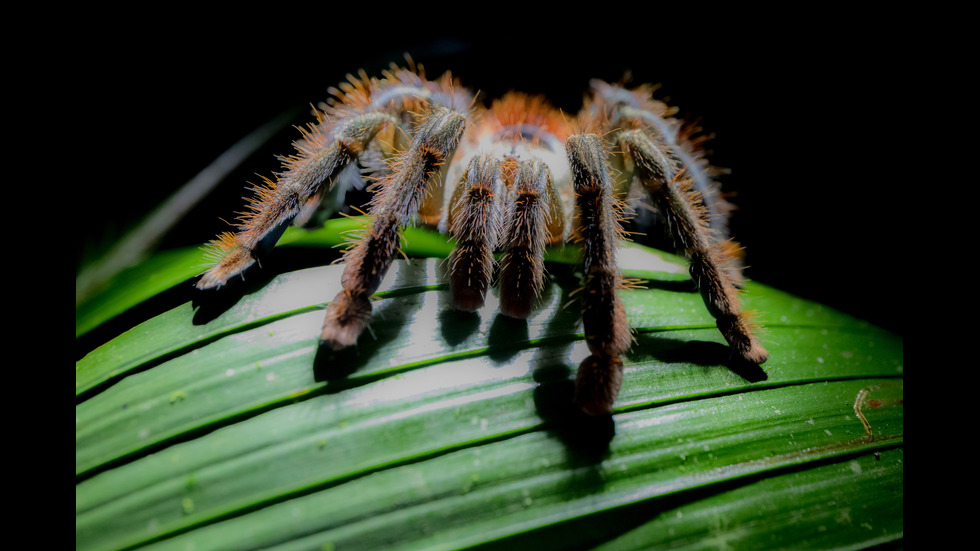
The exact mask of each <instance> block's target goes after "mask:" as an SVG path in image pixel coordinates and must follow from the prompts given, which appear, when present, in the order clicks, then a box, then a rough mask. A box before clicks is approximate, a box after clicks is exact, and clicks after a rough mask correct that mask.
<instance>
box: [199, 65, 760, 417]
mask: <svg viewBox="0 0 980 551" xmlns="http://www.w3.org/2000/svg"><path fill="white" fill-rule="evenodd" d="M591 87H592V90H591V95H590V96H589V97H588V98H587V99H586V102H585V105H584V107H583V109H582V110H581V112H580V113H579V114H578V116H577V117H575V118H574V119H571V120H568V119H566V117H564V116H563V115H562V114H561V113H560V112H559V111H558V110H556V109H555V108H553V107H551V106H550V105H549V103H548V102H547V101H546V100H545V99H543V98H539V97H533V96H528V95H524V94H520V93H516V92H511V93H509V94H507V95H506V96H504V97H503V98H502V99H499V100H497V101H494V102H493V104H492V105H491V107H490V108H489V109H485V108H482V107H481V106H479V105H477V103H476V101H475V97H474V96H473V95H472V94H471V93H470V92H468V91H467V90H466V89H465V88H463V87H462V86H460V84H459V83H458V81H456V80H455V79H454V78H453V77H452V76H451V75H450V74H448V73H447V74H446V75H444V76H442V77H441V78H439V79H436V80H431V79H428V78H426V76H425V74H424V71H423V70H422V69H421V67H418V68H416V67H414V66H412V65H411V64H410V65H409V67H408V68H401V67H398V66H396V65H392V66H391V68H390V70H388V71H385V72H384V73H383V75H382V77H381V78H372V77H368V76H367V75H366V74H365V73H364V72H363V71H362V72H361V73H360V74H359V76H356V77H354V76H349V77H348V82H345V83H343V84H341V85H340V88H339V89H336V88H334V89H331V99H330V100H329V101H328V102H326V103H324V104H321V106H320V109H318V110H316V113H317V122H316V123H311V124H310V125H308V127H307V128H305V129H302V137H301V138H300V139H299V140H297V141H296V142H295V144H294V145H295V147H296V150H297V152H296V153H295V154H294V155H292V156H286V157H283V158H282V164H283V171H282V172H281V173H279V174H277V175H276V179H275V180H271V179H267V180H266V181H265V183H264V184H262V185H259V186H256V187H255V188H254V191H255V196H254V197H253V198H252V199H251V201H250V208H249V210H248V211H247V212H246V213H244V214H243V215H242V217H241V218H240V220H239V221H238V223H237V230H238V231H237V232H227V233H225V234H222V235H221V236H219V237H218V238H217V239H216V240H215V242H214V244H215V245H216V247H217V249H218V250H219V253H220V255H221V258H220V260H219V261H218V262H217V263H216V264H215V265H214V266H212V267H211V268H210V269H208V270H207V271H206V272H205V273H204V274H203V276H202V277H201V278H200V280H199V281H198V283H197V287H198V288H200V289H209V288H215V287H220V286H222V285H224V284H225V283H227V282H228V280H229V278H232V277H234V276H236V275H238V274H241V273H242V272H243V271H244V270H245V269H246V268H248V267H249V266H251V265H252V264H253V263H254V262H255V261H256V259H257V258H259V257H260V256H262V255H263V254H264V253H266V252H267V251H268V250H269V249H270V248H271V247H272V246H273V245H274V244H275V242H276V241H277V240H278V239H279V237H280V236H281V235H282V232H283V231H284V230H285V228H286V227H287V226H288V225H289V224H291V223H296V222H297V221H304V220H307V219H308V217H309V216H310V213H311V212H312V211H313V210H314V209H316V207H317V206H318V205H319V204H320V202H321V200H322V199H323V196H324V194H325V193H326V192H327V191H328V189H329V188H330V187H331V186H332V185H334V182H335V181H336V180H337V179H338V177H339V176H340V175H341V174H342V172H343V171H345V169H346V168H347V167H350V166H354V167H356V166H358V165H360V166H361V167H362V170H366V171H370V172H372V173H373V174H374V175H375V176H376V177H377V178H378V183H379V185H378V186H377V193H376V194H375V195H374V198H373V199H372V201H371V204H370V214H371V215H372V217H373V222H372V226H371V229H370V231H369V232H368V233H367V234H366V235H365V236H364V237H363V238H362V239H361V240H360V241H359V242H357V243H356V245H355V246H353V247H352V248H350V249H349V250H348V251H347V252H346V253H345V262H346V267H345V269H344V272H343V276H342V286H343V290H342V291H341V292H340V293H338V295H337V296H336V298H335V299H334V300H333V301H332V302H330V303H329V305H328V307H327V310H326V318H325V320H324V323H323V332H322V334H321V337H320V339H321V340H320V342H321V346H328V347H332V348H333V349H335V350H339V349H342V348H344V347H348V346H351V345H353V344H355V343H356V342H357V340H358V337H359V336H360V335H361V333H362V331H363V330H364V329H365V327H367V325H368V324H369V322H370V319H371V300H370V296H371V295H372V294H373V293H374V292H375V291H376V290H377V288H378V285H379V284H380V283H381V280H382V278H383V277H384V275H385V273H386V272H387V270H388V268H389V266H390V265H391V262H392V259H393V258H394V256H395V254H396V252H397V250H398V244H399V233H400V230H401V228H402V227H403V226H405V225H406V224H408V223H409V222H411V221H412V220H413V219H414V217H415V216H416V215H417V216H418V219H419V220H420V221H421V222H422V223H423V224H427V225H432V226H438V227H439V228H440V230H442V231H443V232H446V231H448V232H449V233H450V234H451V235H452V236H453V237H454V238H455V241H456V246H455V248H454V249H453V251H452V254H451V256H450V259H449V262H450V274H451V275H450V288H451V292H452V300H453V304H454V305H455V307H456V308H458V309H461V310H467V311H473V310H476V309H478V308H480V307H481V306H482V305H483V303H484V297H485V296H486V292H487V289H488V287H489V286H490V284H491V279H492V278H493V276H494V273H495V272H496V271H498V270H499V275H498V276H497V277H498V281H499V287H500V308H501V310H502V311H503V313H504V314H506V315H508V316H512V317H516V318H526V317H527V316H528V315H529V314H530V313H531V311H532V308H533V305H534V302H535V299H536V298H537V297H538V295H539V293H540V292H541V290H542V288H543V285H544V283H545V278H544V266H543V254H544V250H545V248H546V247H547V246H549V245H553V244H560V243H562V242H565V241H569V240H571V241H575V242H578V243H580V244H581V247H582V253H583V254H582V273H583V282H582V287H583V288H582V289H581V291H582V292H581V293H580V296H581V303H582V314H583V325H584V331H585V340H586V342H587V344H588V348H589V350H590V352H591V355H590V356H589V357H587V358H585V359H584V360H583V361H582V363H581V365H580V366H579V370H578V374H577V377H576V397H575V401H576V404H577V405H578V407H579V408H580V409H582V410H583V411H585V412H586V413H588V414H592V415H599V414H606V413H609V412H611V410H612V404H613V401H614V400H615V398H616V396H617V394H618V392H619V388H620V385H621V382H622V360H621V356H622V355H623V354H625V353H626V352H627V351H628V349H629V348H630V345H631V343H632V335H631V333H630V327H629V323H628V321H627V319H626V314H625V311H624V308H623V305H622V303H621V302H620V299H619V297H618V296H617V289H619V288H621V287H622V286H623V285H624V281H623V278H622V276H621V275H620V272H619V269H618V268H617V264H616V260H615V252H616V243H617V241H618V240H620V239H621V238H622V237H623V235H622V234H623V230H622V229H621V225H620V222H621V221H622V220H623V219H624V216H625V214H626V208H625V207H624V204H623V202H622V201H621V200H620V199H619V197H624V196H625V195H626V192H627V191H628V190H629V189H630V188H631V187H638V188H639V189H642V190H645V192H646V194H647V195H648V197H649V199H650V203H652V205H653V206H654V207H656V209H657V210H658V211H659V212H660V213H661V215H662V219H663V220H665V221H666V224H667V226H668V229H669V232H670V234H671V235H672V237H673V239H674V242H675V243H676V246H677V248H678V249H679V250H680V251H682V252H683V253H684V255H685V256H686V257H687V258H688V259H689V261H690V272H691V275H692V277H693V279H694V281H695V282H696V283H697V285H698V287H699V289H700V292H701V295H702V298H703V299H704V302H705V304H706V306H707V308H708V310H709V311H710V313H711V314H712V316H713V317H714V318H715V319H716V321H717V325H718V329H719V330H720V331H721V333H722V334H723V335H724V337H725V339H726V340H727V341H728V343H729V345H730V347H731V350H732V353H733V355H734V356H735V357H736V358H738V359H741V360H744V361H747V362H751V363H754V364H760V363H763V362H765V361H766V359H767V357H768V353H767V352H766V350H765V349H764V348H763V347H762V346H761V345H760V344H759V342H758V340H757V339H756V337H755V336H754V334H753V330H754V328H753V327H752V325H751V323H750V322H749V320H748V318H747V316H746V314H744V313H743V312H742V311H741V306H740V303H739V299H738V295H737V287H738V285H739V283H740V282H741V278H740V268H739V266H738V259H737V258H736V256H737V253H736V251H737V247H736V246H734V245H733V243H732V242H731V241H729V240H727V235H726V233H727V229H726V224H725V223H726V217H727V213H728V210H729V204H728V203H727V202H726V201H725V200H724V198H723V197H722V196H721V194H720V191H719V186H718V185H717V184H716V183H715V181H714V179H713V176H715V175H716V173H717V171H716V170H715V169H713V168H712V167H711V166H710V165H709V164H708V163H707V161H706V159H705V157H704V155H703V153H702V151H701V148H700V147H699V145H700V139H699V138H698V135H697V133H696V132H695V131H692V128H691V127H690V126H686V125H684V124H682V123H681V122H679V121H677V120H675V119H673V118H672V116H673V115H674V111H673V110H672V109H671V108H669V107H668V106H667V105H666V104H664V103H663V102H660V101H657V100H654V99H653V98H652V91H653V88H652V87H649V86H640V87H637V88H633V89H628V88H625V87H623V86H618V85H611V84H607V83H605V82H600V81H593V82H592V86H591ZM607 140H608V142H609V143H607ZM613 174H618V175H619V178H618V179H614V177H613V176H612V175H613ZM444 183H448V184H449V185H448V186H444ZM444 206H448V208H444ZM498 251H499V252H502V258H501V260H499V261H497V260H495V257H494V253H495V252H498Z"/></svg>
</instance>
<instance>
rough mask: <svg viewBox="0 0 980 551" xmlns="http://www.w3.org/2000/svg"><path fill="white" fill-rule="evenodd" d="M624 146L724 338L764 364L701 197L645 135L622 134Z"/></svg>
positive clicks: (765, 355)
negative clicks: (698, 196)
mask: <svg viewBox="0 0 980 551" xmlns="http://www.w3.org/2000/svg"><path fill="white" fill-rule="evenodd" d="M619 143H620V147H621V148H622V150H623V153H624V154H626V155H627V156H629V157H630V158H631V159H632V160H633V163H634V165H635V170H636V173H637V176H639V178H640V181H641V182H643V185H644V186H645V187H646V188H647V191H649V193H650V196H651V198H652V199H653V201H654V202H655V203H656V205H657V206H658V207H659V208H660V210H661V211H662V212H663V213H665V215H666V218H667V222H668V224H669V226H670V232H671V234H672V235H673V237H674V241H675V243H676V244H677V247H678V248H679V249H681V250H683V251H684V254H685V255H686V256H687V258H688V259H689V260H690V262H691V276H692V277H693V278H694V281H695V282H696V283H697V284H698V288H699V289H700V291H701V297H702V298H703V299H704V303H705V305H707V307H708V311H709V312H711V315H712V316H714V318H715V320H716V323H717V325H718V329H719V330H720V331H721V333H722V335H724V336H725V340H727V341H728V344H729V345H730V346H731V348H732V350H733V351H734V352H735V353H736V354H738V356H739V357H740V358H741V359H742V360H744V361H747V362H750V363H754V364H761V363H763V362H765V361H766V360H767V359H768V358H769V353H768V352H767V351H766V349H765V348H763V347H762V345H761V344H759V341H758V339H756V337H755V335H754V334H753V329H752V326H751V324H750V323H749V321H748V320H747V317H746V315H745V314H744V313H743V312H742V308H741V305H740V303H739V298H738V290H737V289H736V286H735V284H734V283H735V282H736V281H737V280H738V278H737V277H736V276H735V274H733V273H731V270H735V269H737V268H734V267H733V263H732V262H731V260H732V259H731V255H730V253H729V252H728V251H727V250H726V246H725V243H713V242H712V239H711V235H710V231H711V230H709V229H708V225H707V220H705V215H704V213H703V208H702V207H701V206H700V204H699V203H698V201H697V195H696V194H694V193H693V192H692V191H690V190H689V183H688V182H687V181H686V180H684V179H682V178H680V174H677V173H676V172H675V171H674V169H673V168H672V167H673V166H674V165H673V164H672V163H671V162H670V161H669V160H668V158H667V156H666V155H664V153H663V152H662V151H661V150H660V149H659V148H658V147H657V145H656V144H655V143H654V142H653V141H652V140H650V139H649V138H648V137H647V136H646V135H645V134H643V132H641V131H639V130H630V131H626V132H623V133H622V134H620V136H619Z"/></svg>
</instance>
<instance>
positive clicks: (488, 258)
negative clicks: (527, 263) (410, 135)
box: [449, 155, 504, 312]
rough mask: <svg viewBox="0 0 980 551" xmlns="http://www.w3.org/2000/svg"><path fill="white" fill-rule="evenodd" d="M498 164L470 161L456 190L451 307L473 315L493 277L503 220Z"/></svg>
mask: <svg viewBox="0 0 980 551" xmlns="http://www.w3.org/2000/svg"><path fill="white" fill-rule="evenodd" d="M499 172H500V170H499V163H498V162H497V160H496V159H495V158H493V157H492V156H490V155H485V156H476V157H473V159H472V160H471V161H470V164H469V166H467V168H466V172H465V173H464V174H463V177H462V181H461V182H460V183H459V185H458V186H457V187H456V190H457V191H456V195H457V197H454V198H453V204H452V212H451V213H450V232H451V233H452V236H453V238H454V239H455V240H456V246H455V247H454V248H453V252H452V253H451V254H450V256H449V265H450V267H451V268H450V269H451V276H450V280H449V285H450V288H451V290H452V294H453V305H454V306H455V307H456V308H458V309H459V310H464V311H467V312H472V311H475V310H477V309H479V308H480V307H482V306H483V303H484V300H485V299H486V294H487V289H488V288H489V287H490V279H491V277H492V276H493V266H494V259H493V251H494V249H496V248H497V240H498V239H499V234H500V221H501V217H502V203H503V199H504V196H503V183H502V182H501V181H500V178H499Z"/></svg>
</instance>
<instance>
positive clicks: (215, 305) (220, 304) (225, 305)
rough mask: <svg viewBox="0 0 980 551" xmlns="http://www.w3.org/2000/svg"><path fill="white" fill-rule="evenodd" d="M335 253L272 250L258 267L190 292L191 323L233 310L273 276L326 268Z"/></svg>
mask: <svg viewBox="0 0 980 551" xmlns="http://www.w3.org/2000/svg"><path fill="white" fill-rule="evenodd" d="M338 254H339V253H337V251H334V250H332V249H330V250H321V249H317V248H313V249H308V248H299V247H297V248H295V249H274V250H273V251H272V252H270V253H269V254H268V256H266V257H265V258H263V259H262V261H261V264H259V263H258V262H256V263H255V264H253V265H252V266H250V267H249V268H247V269H246V270H245V272H244V273H242V274H241V275H237V276H234V277H232V278H231V279H229V280H228V282H227V283H226V284H224V285H222V286H221V287H219V288H216V289H204V290H201V289H197V288H195V289H194V291H195V292H194V296H193V297H192V298H191V307H192V308H193V309H194V316H193V318H192V320H191V321H192V323H193V324H194V325H206V324H208V323H210V322H212V321H214V320H215V319H217V318H218V317H220V316H221V315H222V314H224V313H226V312H228V311H229V310H231V309H232V308H234V307H235V305H237V304H238V303H239V302H241V300H242V299H243V298H245V297H247V296H248V295H251V294H253V293H257V292H260V291H262V290H263V289H265V288H266V287H267V286H268V285H269V284H270V283H271V282H272V281H273V280H274V279H276V278H277V277H279V276H281V275H283V274H285V273H287V272H292V271H295V270H300V269H303V268H310V267H312V266H327V265H329V264H331V263H333V262H334V261H335V260H336V259H337V258H338Z"/></svg>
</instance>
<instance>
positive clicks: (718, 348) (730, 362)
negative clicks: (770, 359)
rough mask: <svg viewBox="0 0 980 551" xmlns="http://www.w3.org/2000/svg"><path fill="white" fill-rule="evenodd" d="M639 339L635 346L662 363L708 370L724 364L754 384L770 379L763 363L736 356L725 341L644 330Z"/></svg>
mask: <svg viewBox="0 0 980 551" xmlns="http://www.w3.org/2000/svg"><path fill="white" fill-rule="evenodd" d="M635 339H636V344H635V346H634V348H635V349H637V350H643V351H644V353H645V354H646V355H647V356H649V357H650V358H652V359H654V360H655V361H657V362H659V363H664V364H668V365H669V364H678V363H688V364H694V365H697V366H700V367H703V368H705V369H716V368H718V367H719V366H723V367H724V368H727V369H728V370H729V371H731V372H732V373H733V374H735V375H737V376H739V377H741V378H742V379H745V380H746V381H747V382H750V383H759V382H762V381H765V380H768V379H769V375H768V374H767V373H766V372H765V371H764V370H763V369H762V366H760V365H758V364H754V363H752V362H747V361H745V360H743V359H741V358H739V357H737V356H735V355H734V354H732V349H731V348H730V347H729V346H727V345H724V344H721V343H717V342H712V341H697V340H693V341H689V340H681V339H672V338H668V337H664V336H662V335H660V334H658V333H640V334H638V335H635Z"/></svg>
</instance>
